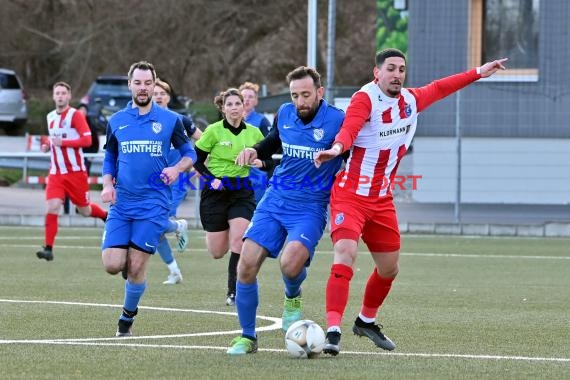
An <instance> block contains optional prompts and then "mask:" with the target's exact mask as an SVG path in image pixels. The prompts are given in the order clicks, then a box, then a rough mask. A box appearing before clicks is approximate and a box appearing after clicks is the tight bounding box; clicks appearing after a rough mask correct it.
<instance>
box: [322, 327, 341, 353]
mask: <svg viewBox="0 0 570 380" xmlns="http://www.w3.org/2000/svg"><path fill="white" fill-rule="evenodd" d="M323 352H324V353H325V354H329V355H332V356H337V355H338V353H339V352H340V333H339V332H338V331H329V332H327V338H326V339H325V346H324V347H323Z"/></svg>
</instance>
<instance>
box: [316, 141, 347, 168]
mask: <svg viewBox="0 0 570 380" xmlns="http://www.w3.org/2000/svg"><path fill="white" fill-rule="evenodd" d="M341 153H342V148H341V147H340V146H339V144H338V143H337V144H334V145H333V146H332V148H330V149H327V150H321V151H320V152H317V153H316V154H315V158H314V161H315V166H316V167H317V168H320V167H321V164H322V163H323V162H327V161H330V160H332V159H333V158H335V157H337V156H338V155H339V154H341Z"/></svg>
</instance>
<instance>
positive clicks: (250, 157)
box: [235, 148, 257, 166]
mask: <svg viewBox="0 0 570 380" xmlns="http://www.w3.org/2000/svg"><path fill="white" fill-rule="evenodd" d="M255 159H257V151H256V150H255V149H253V148H245V149H244V150H242V151H241V152H239V154H238V156H237V158H236V161H235V164H236V165H239V166H245V165H251V164H253V161H254V160H255Z"/></svg>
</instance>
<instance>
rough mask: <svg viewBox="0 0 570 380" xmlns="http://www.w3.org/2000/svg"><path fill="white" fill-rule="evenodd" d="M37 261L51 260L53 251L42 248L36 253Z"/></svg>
mask: <svg viewBox="0 0 570 380" xmlns="http://www.w3.org/2000/svg"><path fill="white" fill-rule="evenodd" d="M36 256H37V257H38V259H44V260H46V261H52V260H53V251H52V249H51V248H50V247H43V248H42V249H41V251H37V252H36Z"/></svg>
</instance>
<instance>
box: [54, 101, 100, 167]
mask: <svg viewBox="0 0 570 380" xmlns="http://www.w3.org/2000/svg"><path fill="white" fill-rule="evenodd" d="M47 123H48V131H49V136H50V139H52V138H54V137H57V136H60V137H61V138H62V139H63V141H62V146H55V145H53V144H51V166H50V171H49V173H50V174H67V173H70V172H78V171H86V168H85V163H84V160H83V149H82V146H89V144H90V143H91V131H90V129H89V126H88V125H87V121H86V120H85V116H84V115H83V114H82V113H81V112H77V110H76V109H75V108H72V107H68V108H67V109H66V110H64V111H63V112H62V113H57V111H56V110H53V111H51V112H50V113H49V114H48V115H47Z"/></svg>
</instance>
